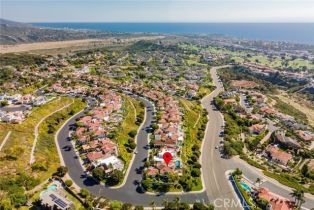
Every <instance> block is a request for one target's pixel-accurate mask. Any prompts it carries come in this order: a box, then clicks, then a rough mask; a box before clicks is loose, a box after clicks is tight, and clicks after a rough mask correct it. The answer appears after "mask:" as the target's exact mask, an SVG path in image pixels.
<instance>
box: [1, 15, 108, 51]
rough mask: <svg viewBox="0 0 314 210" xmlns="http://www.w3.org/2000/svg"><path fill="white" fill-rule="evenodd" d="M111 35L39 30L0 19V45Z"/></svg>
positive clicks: (77, 31)
mask: <svg viewBox="0 0 314 210" xmlns="http://www.w3.org/2000/svg"><path fill="white" fill-rule="evenodd" d="M111 35H112V33H109V32H108V33H107V32H101V31H92V30H72V29H50V28H39V27H36V26H32V25H31V24H26V23H19V22H14V21H9V20H5V19H0V44H1V45H13V44H21V43H34V42H43V41H63V40H77V39H95V38H106V37H110V36H111Z"/></svg>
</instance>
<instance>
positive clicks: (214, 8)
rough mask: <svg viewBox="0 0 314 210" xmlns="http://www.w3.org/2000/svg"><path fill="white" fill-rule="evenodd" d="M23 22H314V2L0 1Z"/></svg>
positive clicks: (6, 14)
mask: <svg viewBox="0 0 314 210" xmlns="http://www.w3.org/2000/svg"><path fill="white" fill-rule="evenodd" d="M0 3H1V4H0V6H1V10H0V16H1V18H5V19H10V20H15V21H21V22H314V0H0Z"/></svg>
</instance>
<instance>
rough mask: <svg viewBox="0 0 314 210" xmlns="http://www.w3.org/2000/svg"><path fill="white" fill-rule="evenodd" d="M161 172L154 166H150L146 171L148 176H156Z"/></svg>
mask: <svg viewBox="0 0 314 210" xmlns="http://www.w3.org/2000/svg"><path fill="white" fill-rule="evenodd" d="M158 173H159V170H158V169H157V168H154V167H149V168H148V169H147V171H146V176H149V177H155V176H156V175H157V174H158Z"/></svg>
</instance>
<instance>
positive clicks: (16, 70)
mask: <svg viewBox="0 0 314 210" xmlns="http://www.w3.org/2000/svg"><path fill="white" fill-rule="evenodd" d="M125 36H126V35H125ZM147 36H148V35H147ZM149 37H150V38H149V40H147V39H144V40H141V38H140V36H137V39H136V40H132V41H130V40H129V41H128V42H122V41H121V40H120V38H119V39H118V38H117V39H116V40H115V41H112V42H110V44H108V45H107V46H98V45H97V44H95V45H94V46H93V47H89V48H88V49H71V48H70V49H69V48H68V47H67V48H64V49H63V48H60V49H50V50H47V49H46V50H44V51H41V50H35V51H30V52H29V53H25V52H19V53H4V54H1V55H0V61H1V66H0V87H1V88H0V122H1V123H0V176H1V180H0V198H1V199H0V200H1V201H0V206H1V209H46V208H47V209H52V208H53V209H144V208H152V209H155V208H164V209H220V208H219V205H218V202H219V199H229V200H234V201H236V202H239V204H240V205H238V206H236V207H234V206H230V207H229V208H227V209H243V208H244V209H273V210H283V209H291V210H292V209H311V208H313V206H314V104H313V100H314V97H313V96H314V48H313V46H310V45H299V44H291V43H284V42H267V41H250V40H243V39H236V38H229V37H224V36H199V35H193V36H192V35H189V36H188V35H186V36H184V35H163V36H154V35H149ZM124 38H125V37H124ZM56 51H57V53H56ZM165 153H170V154H171V160H170V162H169V163H168V162H165V160H164V154H165ZM217 199H218V200H217Z"/></svg>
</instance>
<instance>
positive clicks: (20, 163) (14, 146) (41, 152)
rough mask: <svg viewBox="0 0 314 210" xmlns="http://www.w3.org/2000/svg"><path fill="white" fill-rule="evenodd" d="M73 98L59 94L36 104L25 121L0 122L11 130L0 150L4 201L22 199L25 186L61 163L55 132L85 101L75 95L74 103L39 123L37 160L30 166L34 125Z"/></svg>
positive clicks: (37, 182) (0, 181)
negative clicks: (41, 104)
mask: <svg viewBox="0 0 314 210" xmlns="http://www.w3.org/2000/svg"><path fill="white" fill-rule="evenodd" d="M72 102H73V99H70V98H58V99H56V100H54V101H51V102H49V103H47V104H45V105H43V106H41V107H37V108H34V109H33V110H32V114H31V115H30V116H29V117H28V118H27V119H26V120H25V121H24V122H23V123H22V124H17V125H12V124H0V130H1V131H5V132H8V131H9V130H11V131H12V134H11V136H10V138H9V140H8V141H7V143H6V144H5V146H4V148H3V150H2V151H1V153H0V176H1V180H0V192H1V191H2V192H5V193H4V194H5V197H4V198H3V200H4V201H6V202H7V201H8V199H9V201H11V202H13V204H14V205H18V204H19V203H23V202H22V200H23V199H25V195H24V190H30V189H32V188H33V187H35V186H36V185H38V184H39V183H40V182H41V181H43V180H45V179H47V178H48V177H50V176H51V174H52V173H53V172H54V171H55V169H56V167H58V166H59V158H58V153H57V150H56V146H55V144H54V135H55V132H56V130H57V129H58V128H59V127H60V126H61V125H62V124H63V123H64V122H65V121H66V119H67V118H68V117H69V116H70V115H73V114H74V113H75V112H77V111H78V110H80V109H82V108H83V107H84V106H85V104H84V103H82V102H80V100H79V99H75V102H74V103H73V104H72V105H71V106H69V107H68V108H66V109H64V110H61V111H59V112H56V113H55V114H53V115H51V116H50V117H48V118H47V119H45V120H44V121H43V122H42V123H41V124H40V127H39V136H38V141H37V145H36V150H35V157H36V161H35V163H34V164H33V165H32V167H31V166H30V165H29V159H30V152H31V148H32V144H33V141H34V128H35V126H36V124H37V123H38V122H39V121H40V120H41V119H42V118H43V117H45V116H47V115H49V114H50V113H51V112H53V111H55V110H57V109H60V108H61V107H63V106H65V105H68V104H71V103H72ZM23 196H24V197H23ZM16 197H19V200H15V199H16ZM12 199H13V200H12Z"/></svg>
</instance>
